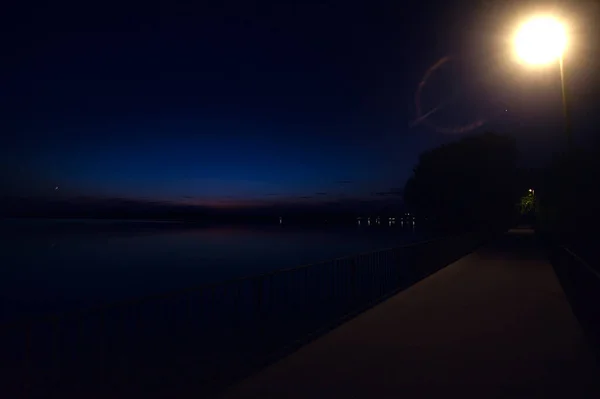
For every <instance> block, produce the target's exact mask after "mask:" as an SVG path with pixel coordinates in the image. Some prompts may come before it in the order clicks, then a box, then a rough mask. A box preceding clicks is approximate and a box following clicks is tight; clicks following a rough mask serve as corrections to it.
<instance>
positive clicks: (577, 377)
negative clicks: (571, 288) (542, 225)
mask: <svg viewBox="0 0 600 399" xmlns="http://www.w3.org/2000/svg"><path fill="white" fill-rule="evenodd" d="M599 384H600V369H599V368H598V364H597V363H596V360H595V358H594V357H593V355H592V351H591V350H590V349H589V347H588V344H587V342H586V340H585V339H584V336H583V332H582V330H581V327H580V326H579V323H578V322H577V320H576V318H575V316H574V315H573V313H572V311H571V308H570V306H569V303H568V302H567V299H566V297H565V295H564V293H563V291H562V289H561V286H560V284H559V281H558V280H557V278H556V276H555V274H554V271H553V269H552V267H551V265H550V264H549V263H548V261H547V260H546V258H545V254H544V253H543V251H542V250H541V249H540V248H539V246H538V245H537V244H536V242H535V237H534V235H533V234H532V232H531V231H530V230H511V231H509V232H508V233H507V234H506V235H504V236H503V237H502V238H501V239H499V240H497V241H496V242H494V243H492V244H490V245H488V246H486V247H484V248H482V249H480V250H478V251H476V252H475V253H473V254H470V255H468V256H466V257H464V258H462V259H460V260H458V261H457V262H455V263H453V264H451V265H450V266H448V267H446V268H445V269H443V270H441V271H439V272H437V273H435V274H433V275H432V276H430V277H428V278H426V279H425V280H422V281H421V282H419V283H417V284H416V285H414V286H412V287H411V288H409V289H407V290H405V291H403V292H401V293H399V294H398V295H396V296H394V297H392V298H390V299H389V300H387V301H386V302H384V303H382V304H380V305H378V306H376V307H374V308H373V309H371V310H369V311H367V312H365V313H363V314H361V315H359V316H358V317H356V318H354V319H352V320H350V321H349V322H347V323H345V324H343V325H342V326H340V327H338V328H337V329H335V330H333V331H331V332H330V333H328V334H326V335H324V336H323V337H321V338H319V339H317V340H315V341H313V342H312V343H310V344H308V345H306V346H304V347H303V348H301V349H300V350H298V351H297V352H295V353H293V354H292V355H290V356H288V357H287V358H285V359H283V360H281V361H279V362H278V363H275V364H273V365H271V366H270V367H268V368H266V369H265V370H262V371H261V372H259V373H257V374H255V375H253V376H251V377H250V378H248V379H246V380H244V381H242V382H240V383H239V384H237V385H235V386H233V387H231V389H229V390H228V391H227V392H225V393H224V395H223V396H222V397H223V398H303V399H304V398H306V399H308V398H348V399H351V398H356V399H359V398H373V399H375V398H429V397H432V398H433V397H448V398H465V397H468V398H501V397H511V398H512V397H518V398H531V397H535V398H538V397H539V398H548V397H561V398H600V389H599Z"/></svg>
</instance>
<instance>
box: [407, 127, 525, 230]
mask: <svg viewBox="0 0 600 399" xmlns="http://www.w3.org/2000/svg"><path fill="white" fill-rule="evenodd" d="M517 158H518V151H517V147H516V143H515V140H514V139H513V138H511V137H508V136H503V135H499V134H495V133H485V134H481V135H476V136H470V137H467V138H464V139H462V140H459V141H456V142H453V143H450V144H447V145H444V146H441V147H439V148H436V149H434V150H431V151H428V152H426V153H423V154H422V155H421V156H420V158H419V163H418V165H417V166H416V168H415V169H414V175H413V177H411V178H410V179H409V180H408V181H407V183H406V187H405V191H404V199H405V202H406V204H407V205H408V206H409V207H410V208H411V209H412V210H413V211H414V212H416V213H418V214H419V215H420V216H421V217H426V218H428V220H431V221H432V222H433V223H434V224H435V225H436V226H438V227H445V228H453V229H457V228H458V229H478V228H486V227H496V226H498V225H502V224H509V223H511V222H512V221H514V218H515V216H516V215H517V211H518V209H517V207H516V206H515V204H517V203H518V200H519V197H520V195H522V193H523V189H524V187H523V184H522V183H521V179H520V176H519V173H518V170H517Z"/></svg>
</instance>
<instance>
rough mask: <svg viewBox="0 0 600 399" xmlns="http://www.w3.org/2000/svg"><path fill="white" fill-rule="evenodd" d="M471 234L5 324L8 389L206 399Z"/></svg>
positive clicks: (1, 389)
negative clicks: (93, 308)
mask: <svg viewBox="0 0 600 399" xmlns="http://www.w3.org/2000/svg"><path fill="white" fill-rule="evenodd" d="M482 241H483V238H482V237H476V236H472V235H462V236H455V237H446V238H440V239H435V240H431V241H427V242H421V243H416V244H412V245H407V246H403V247H399V248H391V249H385V250H381V251H376V252H370V253H365V254H359V255H355V256H350V257H345V258H340V259H335V260H331V261H327V262H321V263H317V264H311V265H306V266H301V267H295V268H291V269H285V270H278V271H275V272H272V273H267V274H263V275H260V276H255V277H248V278H242V279H237V280H233V281H227V282H223V283H219V284H209V285H204V286H201V287H195V288H192V289H187V290H182V291H178V292H174V293H168V294H165V295H160V296H154V297H148V298H142V299H138V300H132V301H127V302H121V303H117V304H114V305H111V306H107V307H104V308H101V309H95V310H90V311H86V312H73V313H66V314H61V315H53V316H48V317H43V318H39V319H36V320H33V321H27V322H19V323H12V324H6V325H3V326H0V365H1V367H2V368H1V369H0V381H1V383H0V394H2V397H7V398H9V397H10V398H12V397H14V398H17V397H19V398H38V397H49V398H54V397H60V398H70V397H78V398H80V397H86V398H91V397H111V398H119V397H141V396H142V395H143V396H144V397H146V398H149V397H187V396H188V395H192V394H193V395H195V397H198V395H208V394H211V393H214V392H216V391H218V390H219V389H221V388H222V387H224V386H226V385H227V384H229V383H231V382H232V381H234V380H236V379H238V378H240V377H242V376H244V375H247V374H248V373H250V372H252V371H253V370H256V369H257V368H259V367H261V366H263V365H265V364H267V363H268V362H269V361H273V360H274V359H276V358H277V357H279V356H282V355H285V354H286V353H289V351H291V350H293V349H294V348H296V347H298V346H299V345H301V344H302V343H303V342H306V341H307V339H310V337H314V336H317V335H319V334H320V333H322V332H324V331H327V329H330V328H332V327H334V326H336V325H338V324H339V323H340V322H341V321H343V320H345V319H347V318H349V317H351V316H353V315H356V314H357V313H360V312H361V311H363V310H365V309H367V308H369V307H371V306H373V305H374V304H377V303H378V302H380V301H382V300H383V299H385V298H387V297H389V296H391V295H393V294H394V293H396V292H398V291H400V290H402V289H404V288H406V287H408V286H410V285H411V284H414V283H415V282H416V281H418V280H420V279H422V278H424V277H425V276H427V275H429V274H431V273H433V272H435V271H437V270H439V269H440V268H442V267H444V266H445V265H448V264H449V263H451V262H453V261H454V260H456V259H458V258H460V257H462V256H464V255H465V254H467V253H469V252H471V251H472V250H473V249H474V248H476V247H477V246H479V245H480V244H481V242H482Z"/></svg>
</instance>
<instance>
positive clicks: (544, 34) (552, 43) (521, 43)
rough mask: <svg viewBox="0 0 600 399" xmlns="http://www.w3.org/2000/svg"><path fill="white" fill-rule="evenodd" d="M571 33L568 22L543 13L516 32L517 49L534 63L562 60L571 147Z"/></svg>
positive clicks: (525, 60)
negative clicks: (566, 64)
mask: <svg viewBox="0 0 600 399" xmlns="http://www.w3.org/2000/svg"><path fill="white" fill-rule="evenodd" d="M566 46H567V35H566V33H565V28H564V26H563V25H562V24H561V23H560V22H559V21H558V20H557V19H555V18H552V17H548V16H540V17H536V18H532V19H531V20H529V21H527V22H526V23H524V24H523V25H522V26H521V27H520V29H519V30H518V31H517V34H516V36H515V49H516V53H517V56H518V57H519V59H521V60H522V61H524V62H526V63H528V64H532V65H544V64H549V63H553V62H556V61H558V65H559V68H560V86H561V91H562V103H563V112H564V117H565V133H566V135H567V145H568V148H569V150H570V149H571V148H572V146H573V138H572V133H571V115H570V112H569V103H568V98H567V97H568V96H567V88H566V83H565V81H566V78H565V67H564V52H565V48H566Z"/></svg>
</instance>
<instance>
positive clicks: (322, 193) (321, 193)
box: [315, 192, 328, 195]
mask: <svg viewBox="0 0 600 399" xmlns="http://www.w3.org/2000/svg"><path fill="white" fill-rule="evenodd" d="M315 195H328V194H327V193H324V192H319V193H315Z"/></svg>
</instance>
